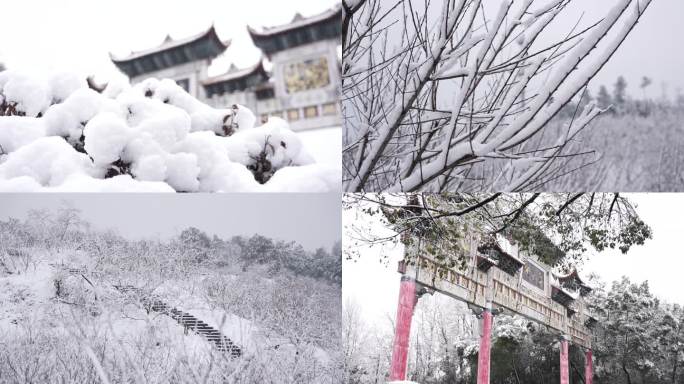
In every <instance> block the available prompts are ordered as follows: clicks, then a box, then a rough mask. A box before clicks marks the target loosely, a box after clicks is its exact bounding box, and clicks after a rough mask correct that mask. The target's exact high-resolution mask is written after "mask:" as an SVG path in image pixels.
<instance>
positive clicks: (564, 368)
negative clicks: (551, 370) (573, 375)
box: [560, 336, 570, 384]
mask: <svg viewBox="0 0 684 384" xmlns="http://www.w3.org/2000/svg"><path fill="white" fill-rule="evenodd" d="M560 384H570V369H569V365H568V339H566V338H565V336H564V337H563V338H562V339H561V342H560Z"/></svg>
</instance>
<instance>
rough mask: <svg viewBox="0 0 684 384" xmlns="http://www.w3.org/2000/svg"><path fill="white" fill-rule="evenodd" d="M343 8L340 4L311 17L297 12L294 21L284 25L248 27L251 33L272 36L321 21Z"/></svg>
mask: <svg viewBox="0 0 684 384" xmlns="http://www.w3.org/2000/svg"><path fill="white" fill-rule="evenodd" d="M341 10H342V5H341V4H338V5H336V6H334V7H332V8H330V9H328V10H326V11H324V12H322V13H319V14H318V15H313V16H310V17H303V16H302V15H301V14H299V13H297V14H295V16H294V18H293V19H292V22H290V23H288V24H283V25H278V26H273V27H262V28H259V29H256V28H253V27H251V26H249V25H248V26H247V29H248V30H249V32H250V33H252V34H255V35H260V36H272V35H276V34H278V33H281V32H287V31H290V30H293V29H297V28H301V27H305V26H308V25H312V24H316V23H317V22H319V21H323V20H326V19H328V18H330V17H332V16H334V15H335V14H337V13H339V12H341Z"/></svg>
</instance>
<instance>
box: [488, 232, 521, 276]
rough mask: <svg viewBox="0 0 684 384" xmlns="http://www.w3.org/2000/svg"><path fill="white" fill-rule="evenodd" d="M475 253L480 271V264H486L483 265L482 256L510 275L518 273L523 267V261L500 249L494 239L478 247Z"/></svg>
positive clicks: (499, 245)
mask: <svg viewBox="0 0 684 384" xmlns="http://www.w3.org/2000/svg"><path fill="white" fill-rule="evenodd" d="M477 252H478V260H477V262H478V268H480V269H482V267H481V266H480V265H481V264H482V265H483V266H484V265H486V263H484V264H483V262H484V259H483V257H482V256H485V257H486V258H487V259H490V260H496V261H497V263H496V265H497V266H498V267H499V269H501V270H503V271H504V272H506V273H509V274H511V275H515V273H516V272H518V270H520V268H522V266H523V265H524V261H523V260H521V259H520V258H519V257H518V256H514V255H511V254H510V253H508V252H506V251H504V249H503V247H501V244H499V243H498V241H497V240H496V239H493V240H491V241H489V242H487V243H484V244H482V245H480V246H479V247H478V248H477ZM487 269H489V267H487Z"/></svg>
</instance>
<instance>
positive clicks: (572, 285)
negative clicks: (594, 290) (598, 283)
mask: <svg viewBox="0 0 684 384" xmlns="http://www.w3.org/2000/svg"><path fill="white" fill-rule="evenodd" d="M554 277H555V278H556V279H557V280H558V282H559V283H560V284H561V285H562V286H563V287H566V288H568V289H573V290H579V291H580V294H581V295H582V296H586V295H587V294H589V292H591V287H590V286H589V285H588V284H587V283H585V282H584V281H583V280H582V279H581V278H580V276H579V273H577V270H576V269H573V270H572V271H571V272H570V273H567V274H565V275H557V274H554Z"/></svg>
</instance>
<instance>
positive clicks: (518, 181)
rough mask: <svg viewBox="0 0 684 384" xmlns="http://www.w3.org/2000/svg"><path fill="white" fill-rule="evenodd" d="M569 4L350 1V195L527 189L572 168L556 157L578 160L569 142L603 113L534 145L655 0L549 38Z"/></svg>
mask: <svg viewBox="0 0 684 384" xmlns="http://www.w3.org/2000/svg"><path fill="white" fill-rule="evenodd" d="M570 3H572V0H551V1H545V2H541V1H535V0H525V1H512V0H506V1H491V2H488V1H486V0H445V1H439V2H423V1H397V0H394V1H387V0H343V8H344V16H343V24H342V27H343V34H342V36H343V47H342V51H343V52H342V54H343V57H344V64H343V66H342V90H343V112H344V119H345V127H346V130H345V136H344V160H343V161H344V164H343V166H344V180H343V182H344V187H345V189H346V190H348V191H381V190H383V191H384V190H387V191H417V190H431V191H443V190H488V189H494V190H505V191H520V190H533V189H538V188H539V187H540V186H542V185H544V183H545V182H546V181H547V180H548V179H549V178H552V177H558V176H559V175H562V174H563V172H567V169H565V168H564V164H565V162H564V161H561V160H562V159H567V158H569V157H573V156H579V155H580V153H582V151H578V150H577V149H576V148H572V146H570V145H569V144H570V143H572V141H573V139H574V138H575V137H576V136H577V135H578V134H579V132H580V131H581V130H582V129H584V128H586V127H587V125H588V124H589V123H590V122H591V121H592V120H594V119H595V118H596V117H597V116H598V115H599V114H601V113H602V112H603V110H601V109H600V108H597V107H596V105H595V104H590V105H588V106H587V108H584V109H583V110H581V111H578V113H577V114H576V116H575V118H574V119H573V120H572V122H571V123H570V124H568V126H566V127H565V128H564V130H563V131H562V133H554V135H555V136H554V141H553V142H552V145H550V146H547V145H543V146H542V145H535V142H534V140H532V139H533V138H535V137H538V136H539V135H541V134H542V132H545V131H546V128H547V126H548V125H547V123H548V122H549V121H550V120H551V119H552V118H553V117H554V116H555V115H557V114H558V112H559V111H560V110H561V109H562V108H563V106H564V105H566V104H568V103H569V102H570V101H571V100H572V99H573V98H574V97H575V96H577V95H578V94H579V93H580V92H581V91H582V90H583V89H584V88H585V87H586V85H587V84H588V82H589V81H590V80H591V79H592V78H593V77H594V76H595V75H596V73H598V71H599V70H600V69H601V68H602V67H603V66H604V64H605V63H606V62H608V60H609V59H610V58H611V56H612V55H613V54H614V53H615V51H616V50H617V49H618V48H619V46H620V45H621V44H622V42H623V41H624V40H625V38H626V37H627V35H628V34H629V32H630V31H631V30H632V28H633V27H634V26H635V25H636V23H637V22H638V20H639V19H640V17H641V16H642V15H643V13H644V11H646V9H647V8H648V6H649V5H650V3H651V0H619V1H616V2H615V5H614V6H613V7H612V8H611V9H610V11H608V12H607V13H606V14H605V15H602V16H603V17H598V15H595V16H597V18H598V21H597V22H596V23H594V24H592V25H590V26H589V27H587V28H585V29H579V30H575V29H572V30H570V31H569V32H568V34H567V35H563V36H561V37H558V35H557V34H556V35H555V36H554V37H555V38H551V39H549V38H548V35H549V34H550V29H551V28H549V26H550V25H552V22H553V21H554V20H555V19H557V18H561V17H563V15H564V12H563V11H564V10H565V9H566V8H567V7H568V5H569V4H570ZM612 32H615V33H612ZM549 40H551V42H550V43H542V41H549ZM514 43H517V44H514ZM597 46H600V47H601V48H600V49H597V48H596V47H597Z"/></svg>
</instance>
